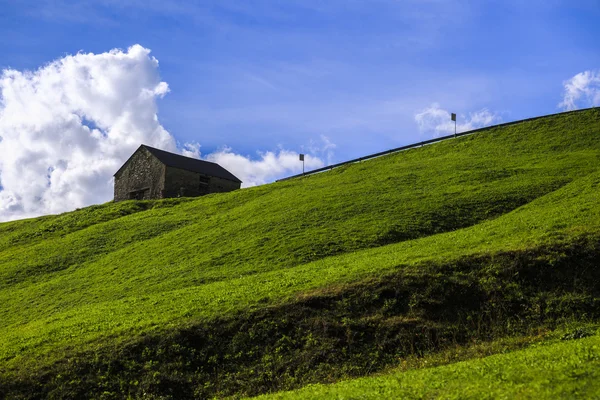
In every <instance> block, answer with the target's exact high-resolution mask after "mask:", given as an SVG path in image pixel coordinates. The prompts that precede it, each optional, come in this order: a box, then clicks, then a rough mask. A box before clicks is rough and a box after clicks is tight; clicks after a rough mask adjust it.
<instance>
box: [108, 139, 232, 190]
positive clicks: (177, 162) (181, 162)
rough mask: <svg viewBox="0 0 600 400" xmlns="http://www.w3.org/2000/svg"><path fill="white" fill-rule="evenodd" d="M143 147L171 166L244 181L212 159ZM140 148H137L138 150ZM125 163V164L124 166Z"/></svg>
mask: <svg viewBox="0 0 600 400" xmlns="http://www.w3.org/2000/svg"><path fill="white" fill-rule="evenodd" d="M142 147H143V148H145V149H146V150H148V151H149V152H150V154H152V155H153V156H154V157H156V158H158V160H159V161H160V162H161V163H163V164H165V165H167V166H169V167H174V168H180V169H185V170H188V171H192V172H199V173H201V174H205V175H209V176H216V177H217V178H222V179H227V180H230V181H234V182H240V183H241V182H242V181H241V180H239V179H238V178H237V177H236V176H235V175H233V174H232V173H231V172H229V171H227V170H226V169H225V168H223V167H221V166H220V165H219V164H216V163H213V162H210V161H204V160H198V159H196V158H190V157H185V156H180V155H179V154H175V153H169V152H168V151H164V150H159V149H155V148H154V147H150V146H146V145H145V144H143V145H141V146H140V148H142ZM138 150H139V149H138ZM138 150H136V152H137V151H138ZM134 154H135V153H134ZM128 161H129V160H128ZM125 164H127V162H125ZM125 164H123V166H124V165H125ZM121 168H123V167H121ZM119 171H120V169H119ZM119 171H117V174H118V173H119ZM115 175H116V174H115Z"/></svg>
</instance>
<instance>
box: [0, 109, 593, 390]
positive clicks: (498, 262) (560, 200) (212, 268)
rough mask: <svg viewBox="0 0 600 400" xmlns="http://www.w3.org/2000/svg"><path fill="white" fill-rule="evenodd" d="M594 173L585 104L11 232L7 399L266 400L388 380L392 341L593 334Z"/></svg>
mask: <svg viewBox="0 0 600 400" xmlns="http://www.w3.org/2000/svg"><path fill="white" fill-rule="evenodd" d="M599 160H600V112H599V111H598V110H588V111H583V112H578V113H572V114H564V115H559V116H552V117H548V118H544V119H540V120H536V121H532V122H527V123H523V124H518V125H513V126H510V127H504V128H493V129H490V130H488V131H485V132H481V133H478V134H475V135H471V136H466V137H461V138H458V139H455V140H448V141H445V142H441V143H438V144H435V145H430V146H425V147H423V148H420V149H414V150H410V151H405V152H402V153H397V154H393V155H390V156H386V157H381V158H378V159H374V160H371V161H367V162H363V163H358V164H353V165H350V166H346V167H341V168H337V169H335V170H333V171H331V172H327V173H322V174H317V175H314V176H309V177H306V178H303V179H296V180H291V181H285V182H280V183H276V184H271V185H265V186H261V187H257V188H251V189H244V190H240V191H236V192H232V193H227V194H216V195H209V196H205V197H202V198H198V199H184V200H165V201H157V202H122V203H116V204H105V205H102V206H94V207H89V208H86V209H82V210H78V211H75V212H72V213H67V214H63V215H59V216H47V217H42V218H37V219H32V220H25V221H16V222H10V223H4V224H0V305H1V306H0V395H1V394H2V390H3V387H5V388H8V389H5V390H9V391H10V393H12V394H15V393H21V394H22V395H23V396H24V397H27V396H33V397H35V396H36V394H35V393H37V395H38V396H39V395H40V393H45V395H48V394H49V393H54V394H53V395H54V396H56V397H60V396H61V395H60V393H71V394H73V393H77V394H78V395H86V396H92V397H101V395H102V393H104V392H106V393H107V394H106V396H108V397H107V398H109V397H110V396H116V397H118V396H119V395H118V393H129V394H131V395H132V396H139V395H140V393H142V392H143V391H146V393H156V394H161V395H165V396H167V395H169V393H170V392H169V391H170V390H173V388H172V386H173V385H175V382H176V384H177V385H181V386H184V387H185V388H186V389H185V390H184V391H183V392H181V393H180V394H181V395H182V396H184V397H185V396H188V397H192V396H209V395H215V394H216V395H235V394H238V395H242V394H256V393H260V392H265V391H270V390H272V389H273V388H276V389H281V388H293V387H298V386H300V385H302V384H305V383H307V382H318V381H332V380H336V379H339V378H340V377H345V376H359V375H361V374H365V373H368V372H374V371H376V370H380V369H382V368H386V367H389V366H390V365H393V363H394V362H397V360H398V358H397V357H396V358H394V357H387V356H385V355H383V354H379V353H378V354H377V355H373V354H374V353H373V354H371V353H369V352H375V351H376V349H377V347H378V346H383V344H382V343H387V344H385V345H386V346H388V345H389V346H392V344H393V346H395V347H393V348H397V349H402V351H401V352H400V353H398V356H408V355H411V354H413V355H414V354H417V355H418V354H419V353H420V352H422V351H425V350H427V351H438V350H442V349H443V348H445V347H444V346H448V345H450V344H465V343H466V342H467V341H468V340H469V338H479V339H495V338H498V337H502V336H503V335H509V334H524V333H526V332H527V331H529V330H531V329H535V328H538V327H541V326H546V325H548V324H550V325H552V324H557V323H559V322H560V321H561V318H562V320H567V319H569V318H570V319H575V320H582V319H586V320H595V318H597V317H598V315H597V314H598V290H597V286H598V285H595V284H596V283H597V279H598V273H597V272H596V270H595V269H594V266H595V265H596V262H597V256H598V255H600V252H599V250H598V247H599V245H598V243H600V241H599V240H598V239H599V238H600V229H599V228H600V197H599V196H598V184H599V183H600V172H598V161H599ZM549 277H551V278H552V280H548V278H549ZM392 283H393V284H392ZM377 288H380V290H379V291H378V289H377ZM388 292H390V293H393V294H392V295H390V294H389V293H388ZM369 293H380V296H379V297H377V298H374V297H372V296H371V297H369V296H368V295H366V294H369ZM461 298H468V299H470V301H471V304H463V302H462V300H461ZM315 302H316V303H315ZM317 303H318V304H321V305H315V304H317ZM323 304H325V305H323ZM528 304H530V305H531V306H527V305H528ZM473 305H475V306H476V307H473ZM353 307H354V309H353ZM332 310H333V311H332ZM318 321H321V323H322V324H326V325H327V324H330V325H332V326H335V329H337V330H335V332H336V333H335V335H334V336H333V337H329V336H328V335H329V333H327V332H325V333H323V332H322V331H323V329H321V330H319V329H317V328H314V326H313V325H315V326H317V325H318V324H319V322H318ZM340 321H342V322H341V323H340ZM344 321H345V322H344ZM302 324H307V325H306V326H305V329H303V330H302V331H301V332H297V331H296V330H294V329H293V325H299V326H304V325H302ZM311 324H313V325H311ZM328 326H329V325H328ZM415 327H419V329H425V330H426V331H427V332H429V333H431V332H434V331H435V335H436V339H435V340H433V339H431V340H429V339H428V341H425V342H423V341H422V342H418V341H417V342H415V341H414V340H413V339H414V335H415V329H416V328H415ZM236 329H242V330H243V329H245V330H246V331H247V337H246V336H244V337H240V336H239V335H237V334H236V333H235V331H236ZM325 331H326V330H325ZM248 332H254V333H252V334H254V335H255V338H256V337H259V338H260V340H258V339H256V340H255V341H256V343H251V341H252V340H253V339H252V337H250V336H248V335H251V333H248ZM266 332H269V334H268V335H267V334H266ZM357 332H358V333H361V334H362V335H364V337H363V339H360V340H357V341H356V342H358V344H360V345H357V344H356V343H355V342H353V341H352V340H349V339H347V336H348V335H351V336H352V335H354V334H355V333H356V334H358V333H357ZM382 332H387V333H386V334H388V335H391V336H393V337H394V338H395V339H393V340H391V339H390V340H388V339H382V338H381V337H380V336H378V335H380V334H381V333H382ZM407 332H408V333H407ZM308 333H310V334H311V335H313V339H314V340H313V339H311V338H310V337H309V336H308ZM236 335H237V336H236ZM278 335H279V336H278ZM294 335H295V336H294ZM283 336H285V337H287V338H288V339H286V340H288V341H289V343H288V344H287V345H285V346H284V345H283V344H282V343H280V342H279V340H280V339H281V338H282V337H283ZM391 336H390V337H391ZM219 337H223V338H228V339H227V340H229V342H227V343H229V344H227V345H224V344H220V343H218V340H216V338H219ZM344 337H346V339H344ZM411 338H413V339H411ZM192 339H193V340H192ZM194 340H197V342H194ZM311 340H313V341H314V343H313V342H311ZM336 340H337V341H336ZM386 340H387V341H386ZM236 341H239V342H241V343H244V344H243V345H241V344H239V343H238V344H235V343H237V342H236ZM342 342H343V343H342ZM388 342H389V343H388ZM415 343H417V347H415ZM410 345H412V348H411V347H410ZM173 346H179V347H178V348H180V349H185V350H186V354H188V353H189V354H192V355H189V356H185V355H184V354H183V352H182V351H179V350H177V351H175V350H173V348H174V347H173ZM211 346H212V347H211ZM223 346H225V347H223ZM301 346H304V347H302V348H304V349H305V350H304V352H302V351H300V352H299V351H298V348H299V347H301ZM344 346H345V347H344ZM353 346H354V347H353ZM361 346H362V347H361ZM419 346H421V347H419ZM353 348H359V349H361V350H360V351H354V350H353ZM390 348H392V347H390ZM169 349H170V350H169ZM207 349H212V350H211V351H213V353H211V352H210V351H208V350H207ZM278 349H280V350H278ZM336 349H337V350H340V349H346V352H347V354H345V355H344V354H342V355H340V357H337V358H335V357H334V358H327V356H323V355H321V356H319V352H326V351H335V350H336ZM171 351H172V353H169V352H171ZM278 351H279V353H278ZM362 353H365V354H362ZM380 353H381V352H380ZM165 354H170V355H171V356H170V357H166V355H165ZM369 355H371V358H372V359H373V360H375V361H373V362H372V363H371V364H369V363H368V362H367V361H366V358H368V356H369ZM186 357H187V358H186ZM190 357H191V358H190ZM211 357H213V358H211ZM214 357H216V358H214ZM236 357H237V358H236ZM269 357H271V358H269ZM319 357H321V358H319ZM174 360H176V361H174ZM211 360H213V361H211ZM319 360H321V361H319ZM309 361H310V362H309ZM148 362H150V364H149V365H150V366H148ZM211 362H212V364H211ZM177 363H180V364H177ZM186 363H187V364H186ZM311 363H312V364H311ZM284 365H292V366H293V368H295V369H288V370H286V373H287V375H285V374H284V376H283V378H280V377H277V376H275V375H276V374H277V373H278V372H277V368H283V366H284ZM192 366H193V367H194V368H192ZM203 366H210V368H208V367H206V368H207V369H203V368H205V367H203ZM224 366H227V368H230V369H229V370H228V369H227V368H225V367H224ZM336 366H337V367H339V368H338V369H339V370H340V372H335V369H336ZM188 367H189V368H188ZM242 367H243V368H242ZM186 368H187V369H186ZM211 368H212V369H211ZM269 368H271V369H269ZM188 369H189V371H188ZM219 370H221V371H219ZM258 370H260V371H259V372H256V374H255V375H256V376H255V377H253V376H249V375H252V374H250V373H249V372H248V371H258ZM177 371H186V372H185V374H187V375H185V374H184V375H185V376H179V375H178V373H179V372H177ZM157 374H158V375H157ZM181 374H183V372H181ZM219 374H221V375H219ZM248 374H249V375H248ZM152 376H154V378H152ZM41 377H43V379H40V378H41ZM157 377H158V378H157ZM241 377H244V379H245V381H244V382H246V383H244V382H241V383H240V381H243V380H244V379H242V378H241ZM153 379H154V380H153ZM156 379H158V382H157V381H155V380H156ZM161 379H162V381H161ZM216 380H218V381H220V382H222V383H221V384H220V385H219V384H216V383H215V381H216ZM2 382H4V384H2ZM32 382H35V384H33V383H32ZM136 382H137V384H136ZM140 382H142V383H143V384H141V383H140ZM161 382H162V383H161ZM165 382H171V385H168V384H166V383H165ZM182 390H183V389H182ZM7 393H9V392H7ZM27 393H29V394H27ZM64 397H68V396H67V395H64ZM180 397H181V396H180Z"/></svg>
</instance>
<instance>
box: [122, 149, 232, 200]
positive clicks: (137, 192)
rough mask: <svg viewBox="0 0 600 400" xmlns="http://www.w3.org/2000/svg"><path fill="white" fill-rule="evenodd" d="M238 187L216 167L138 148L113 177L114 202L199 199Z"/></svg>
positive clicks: (176, 155)
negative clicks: (172, 198) (167, 198)
mask: <svg viewBox="0 0 600 400" xmlns="http://www.w3.org/2000/svg"><path fill="white" fill-rule="evenodd" d="M241 183H242V181H240V180H239V179H238V178H236V177H235V176H234V175H233V174H232V173H231V172H229V171H227V170H226V169H225V168H223V167H221V166H220V165H219V164H215V163H212V162H208V161H203V160H197V159H195V158H190V157H184V156H180V155H179V154H173V153H169V152H168V151H164V150H159V149H155V148H153V147H150V146H146V145H141V146H140V147H139V148H138V149H137V150H136V151H135V153H133V155H132V156H131V157H129V159H128V160H127V161H126V162H125V164H123V166H122V167H121V168H119V170H118V171H117V173H115V201H121V200H132V199H136V200H148V199H163V198H166V197H183V196H186V197H195V196H202V195H205V194H209V193H219V192H230V191H232V190H236V189H239V188H240V185H241Z"/></svg>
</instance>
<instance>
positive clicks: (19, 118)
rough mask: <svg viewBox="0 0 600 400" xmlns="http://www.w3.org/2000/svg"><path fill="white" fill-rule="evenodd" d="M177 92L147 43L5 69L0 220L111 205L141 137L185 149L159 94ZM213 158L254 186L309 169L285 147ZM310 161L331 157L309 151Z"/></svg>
mask: <svg viewBox="0 0 600 400" xmlns="http://www.w3.org/2000/svg"><path fill="white" fill-rule="evenodd" d="M168 91H169V87H168V85H167V84H166V83H165V82H161V81H160V76H159V74H158V61H157V60H156V59H155V58H154V57H151V56H150V50H148V49H146V48H144V47H142V46H140V45H134V46H132V47H130V48H129V49H127V51H122V50H111V51H109V52H106V53H101V54H92V53H87V54H84V53H79V54H76V55H69V56H66V57H64V58H61V59H58V60H56V61H53V62H51V63H49V64H47V65H45V66H43V67H41V68H40V69H38V70H36V71H24V72H21V71H16V70H13V69H7V70H4V71H2V73H1V75H0V221H5V220H12V219H18V218H26V217H31V216H37V215H41V214H48V213H58V212H63V211H68V210H72V209H74V208H77V207H83V206H87V205H90V204H94V203H101V202H106V201H108V200H110V199H111V198H112V194H113V181H112V175H113V174H114V172H115V171H117V169H118V168H119V167H120V166H121V165H122V163H123V162H124V161H125V160H126V159H127V158H128V157H129V156H130V155H131V154H132V153H133V151H135V149H136V148H137V147H138V146H139V145H140V144H142V143H144V144H147V145H150V146H154V147H158V148H161V149H164V150H167V151H178V150H177V146H176V141H175V139H174V137H173V136H172V135H171V134H170V133H169V132H167V131H166V130H165V129H164V128H163V126H162V125H161V124H160V122H159V120H158V116H157V104H156V100H157V98H160V97H162V96H164V95H165V94H167V92H168ZM181 153H182V154H184V155H187V156H192V157H199V156H200V145H199V144H197V143H192V144H185V145H184V148H183V149H182V150H181ZM206 158H207V159H210V160H213V161H217V162H220V163H222V164H223V165H224V166H225V167H226V168H231V170H232V172H233V173H234V174H236V175H238V176H239V177H240V179H242V180H244V181H245V185H246V186H249V185H253V184H261V183H265V182H267V181H269V180H270V179H272V178H274V177H278V176H280V175H282V174H286V173H293V172H297V171H298V168H301V165H300V166H299V165H298V164H299V162H297V154H296V153H293V152H289V151H285V150H280V151H279V152H277V153H272V152H267V153H262V154H260V157H259V159H258V160H251V159H250V158H248V157H243V156H241V155H238V154H234V153H233V152H232V151H231V150H230V149H228V148H226V149H224V150H222V151H219V152H216V153H214V154H209V155H207V156H206ZM294 159H295V160H294ZM294 161H295V162H294ZM307 164H308V165H307V166H309V165H310V166H311V167H314V166H320V165H322V161H321V160H320V159H318V158H317V157H309V158H308V159H307Z"/></svg>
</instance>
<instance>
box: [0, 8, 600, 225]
mask: <svg viewBox="0 0 600 400" xmlns="http://www.w3.org/2000/svg"><path fill="white" fill-rule="evenodd" d="M598 20H600V2H598V1H586V0H578V1H561V0H546V1H541V0H530V1H526V2H525V1H517V0H503V1H493V0H490V1H454V0H421V1H417V0H406V1H400V0H327V1H318V0H285V1H284V0H248V1H243V2H242V1H239V0H219V1H216V0H215V1H211V0H205V1H202V2H197V1H179V0H174V1H164V0H162V1H158V0H144V1H141V0H131V1H129V0H119V1H117V0H90V1H68V0H35V1H33V0H19V1H9V0H0V71H1V72H0V221H7V220H14V219H21V218H28V217H33V216H38V215H44V214H50V213H60V212H64V211H69V210H72V209H75V208H79V207H84V206H87V205H90V204H98V203H104V202H107V201H110V200H111V199H112V194H113V189H112V186H113V181H112V176H113V174H114V172H116V170H117V169H118V168H119V167H120V165H121V164H122V163H123V162H124V161H125V160H126V159H127V158H128V157H129V156H130V155H131V154H132V153H133V151H135V149H136V148H137V147H138V146H139V145H140V144H142V143H144V144H147V145H151V146H154V147H159V148H162V149H165V150H168V151H173V152H178V153H181V154H184V155H187V156H191V157H198V158H203V159H207V160H210V161H214V162H218V163H220V164H221V165H223V166H224V167H225V168H227V169H229V170H230V171H231V172H233V173H234V174H235V175H236V176H238V177H239V178H240V179H241V180H242V181H243V182H244V184H243V187H249V186H254V185H260V184H266V183H269V182H273V181H274V180H276V179H278V178H281V177H284V176H288V175H292V174H295V173H298V172H300V171H301V170H302V165H301V163H300V162H299V161H298V153H306V154H307V158H306V163H307V164H306V167H307V170H310V169H312V168H318V167H321V166H324V165H328V164H332V163H336V162H341V161H344V160H348V159H352V158H356V157H360V156H363V155H367V154H370V153H374V152H379V151H383V150H387V149H390V148H394V147H398V146H402V145H405V144H409V143H413V142H417V141H421V140H425V139H429V138H431V137H436V136H440V135H444V134H448V133H450V132H452V131H453V129H454V126H453V124H452V123H451V122H450V121H449V120H450V113H451V112H454V113H457V114H458V121H457V124H458V130H459V131H465V130H469V129H474V128H478V127H482V126H488V125H493V124H496V123H501V122H507V121H513V120H518V119H523V118H528V117H532V116H538V115H545V114H551V113H555V112H560V111H564V110H571V109H577V108H585V107H591V106H599V105H600V40H598V37H600V24H598V23H597V21H598Z"/></svg>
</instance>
